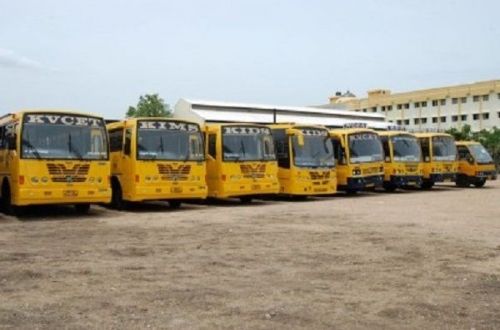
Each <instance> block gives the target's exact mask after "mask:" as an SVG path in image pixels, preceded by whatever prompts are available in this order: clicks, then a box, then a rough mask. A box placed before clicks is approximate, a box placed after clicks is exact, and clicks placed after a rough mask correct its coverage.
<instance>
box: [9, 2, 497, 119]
mask: <svg viewBox="0 0 500 330" xmlns="http://www.w3.org/2000/svg"><path fill="white" fill-rule="evenodd" d="M499 13H500V1H498V0H491V1H465V0H463V1H458V0H456V1H446V0H443V1H436V0H434V1H431V0H429V1H427V0H425V1H385V0H378V1H368V0H367V1H328V0H324V1H320V0H315V1H314V0H309V1H306V0H288V1H285V0H283V1H273V0H245V1H243V0H241V1H238V0H233V1H221V0H211V1H202V0H199V1H195V0H182V1H174V0H169V1H160V0H157V1H145V0H141V1H139V0H127V1H118V0H110V1H106V0H100V1H96V0H85V1H82V0H78V1H73V0H59V1H56V0H44V1H40V0H30V1H26V0H16V1H12V0H0V112H1V113H2V114H3V113H6V112H8V111H14V110H18V109H21V108H32V107H35V108H58V109H59V108H65V109H76V110H80V111H88V112H95V113H101V114H103V115H104V116H105V117H110V118H111V117H113V118H121V117H123V114H124V113H125V111H126V109H127V107H128V106H129V105H133V104H136V103H137V99H138V96H139V95H141V94H144V93H159V94H160V95H161V96H162V97H163V98H164V99H165V100H166V101H167V102H168V103H170V104H171V105H172V106H173V105H174V104H175V102H176V101H177V100H178V99H179V98H181V97H187V98H199V99H207V100H220V101H237V102H254V103H272V104H286V105H310V104H321V103H327V101H328V96H329V95H331V94H333V93H334V92H335V91H336V90H346V89H349V90H351V91H353V92H354V93H355V94H357V95H358V96H363V95H365V94H366V90H367V89H371V88H389V89H391V90H393V91H405V90H412V89H418V88H426V87H438V86H442V85H448V84H460V83H467V82H473V81H478V80H487V79H499V78H500V52H499V51H500V24H499V23H498V17H499V16H498V15H499Z"/></svg>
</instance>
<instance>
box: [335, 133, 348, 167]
mask: <svg viewBox="0 0 500 330" xmlns="http://www.w3.org/2000/svg"><path fill="white" fill-rule="evenodd" d="M332 144H333V153H334V155H335V159H336V160H337V163H338V164H339V165H345V164H346V159H345V152H344V149H343V148H342V144H341V143H340V140H339V139H337V138H332Z"/></svg>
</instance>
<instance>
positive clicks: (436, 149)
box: [432, 136, 457, 161]
mask: <svg viewBox="0 0 500 330" xmlns="http://www.w3.org/2000/svg"><path fill="white" fill-rule="evenodd" d="M432 156H433V158H434V160H436V161H453V160H455V159H456V157H457V147H456V146H455V140H454V139H453V138H452V137H451V136H433V137H432Z"/></svg>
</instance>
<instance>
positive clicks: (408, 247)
mask: <svg viewBox="0 0 500 330" xmlns="http://www.w3.org/2000/svg"><path fill="white" fill-rule="evenodd" d="M403 327H404V328H413V329H422V328H424V329H425V328H440V329H446V328H449V329H471V328H475V329H495V328H496V329H498V328H500V183H499V182H495V183H489V182H488V183H487V186H486V187H485V188H483V189H475V188H474V189H473V188H470V189H458V188H455V187H453V186H451V185H449V186H439V187H437V188H436V189H433V190H432V191H428V192H422V191H404V192H397V193H392V194H387V193H363V194H361V195H358V196H345V195H342V194H340V195H337V196H335V197H330V198H317V199H311V200H308V201H303V202H290V201H262V202H255V203H253V204H252V205H240V203H238V202H219V203H216V204H214V203H212V204H207V205H205V204H200V205H197V204H189V205H185V206H183V208H181V209H179V210H175V211H174V210H170V209H169V208H168V207H167V206H165V205H162V204H147V205H141V206H135V207H134V208H133V209H132V210H129V211H127V212H118V211H113V210H108V209H106V208H102V207H94V208H93V209H92V211H91V213H90V214H89V215H88V216H77V215H74V214H73V211H72V209H71V208H64V207H61V208H54V207H49V208H36V209H34V210H31V213H30V214H29V215H27V216H25V217H24V218H22V219H16V218H13V217H7V216H4V215H0V328H40V329H58V328H72V329H73V328H76V329H88V328H107V329H110V328H116V329H122V328H171V329H211V328H229V329H231V328H242V329H245V328H246V329H270V328H288V329H291V328H293V329H295V328H307V329H322V328H328V329H335V328H338V329H346V328H370V329H382V328H383V329H400V328H403Z"/></svg>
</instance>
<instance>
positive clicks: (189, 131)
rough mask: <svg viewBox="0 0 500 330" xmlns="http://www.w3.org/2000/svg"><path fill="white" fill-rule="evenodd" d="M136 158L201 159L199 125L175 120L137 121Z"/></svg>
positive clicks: (201, 142)
mask: <svg viewBox="0 0 500 330" xmlns="http://www.w3.org/2000/svg"><path fill="white" fill-rule="evenodd" d="M137 159H140V160H153V159H156V160H173V161H189V160H191V161H200V160H203V159H204V155H203V139H202V135H201V132H200V129H199V126H198V125H196V124H191V123H183V122H175V121H139V122H138V129H137Z"/></svg>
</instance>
